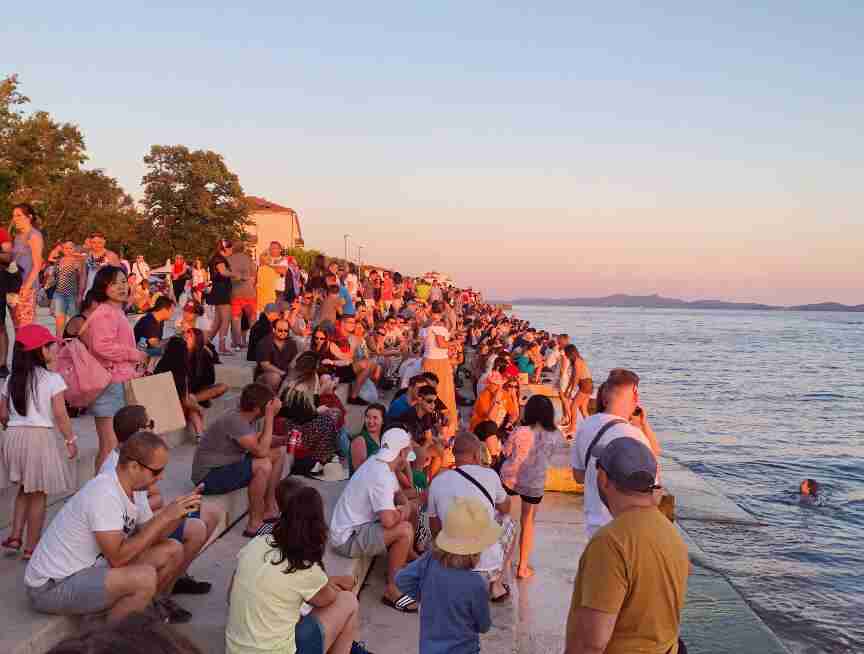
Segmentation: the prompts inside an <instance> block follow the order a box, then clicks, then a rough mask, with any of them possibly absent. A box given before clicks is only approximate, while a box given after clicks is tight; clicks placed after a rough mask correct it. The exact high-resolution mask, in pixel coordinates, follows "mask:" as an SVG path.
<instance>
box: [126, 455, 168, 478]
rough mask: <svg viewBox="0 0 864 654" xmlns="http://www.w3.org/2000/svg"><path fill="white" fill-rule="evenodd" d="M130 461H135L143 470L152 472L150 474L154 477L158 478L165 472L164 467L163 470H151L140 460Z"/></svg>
mask: <svg viewBox="0 0 864 654" xmlns="http://www.w3.org/2000/svg"><path fill="white" fill-rule="evenodd" d="M130 460H131V461H134V462H135V463H137V464H138V465H139V466H141V467H142V468H147V470H149V471H150V474H152V475H153V476H154V477H158V476H159V475H161V474H162V473H163V472H164V471H165V467H164V466H163V467H161V468H151V467H150V466H148V465H147V464H146V463H141V462H140V461H139V460H138V459H130Z"/></svg>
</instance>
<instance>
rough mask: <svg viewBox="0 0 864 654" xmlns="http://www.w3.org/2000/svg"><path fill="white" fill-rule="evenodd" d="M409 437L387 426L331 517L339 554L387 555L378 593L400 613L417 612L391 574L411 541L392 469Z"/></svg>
mask: <svg viewBox="0 0 864 654" xmlns="http://www.w3.org/2000/svg"><path fill="white" fill-rule="evenodd" d="M409 453H412V454H413V452H412V449H411V436H409V434H408V432H406V431H405V430H404V429H399V428H394V429H388V430H387V431H386V432H385V433H384V436H383V438H382V439H381V449H379V450H378V452H377V453H376V454H375V456H371V457H369V458H368V459H366V461H365V462H364V463H363V465H361V466H360V467H359V468H357V470H355V471H354V474H353V475H352V476H351V479H349V480H348V485H347V486H346V487H345V489H344V490H343V491H342V495H341V496H340V497H339V501H338V502H337V503H336V507H335V508H334V509H333V517H332V518H331V520H330V544H331V545H332V546H333V549H334V550H335V551H336V552H337V553H338V554H341V555H342V556H347V557H348V558H352V559H358V558H361V557H367V556H369V557H371V556H377V555H379V554H384V553H386V554H387V586H386V588H385V589H384V597H382V598H381V601H383V602H384V603H385V604H387V605H388V606H391V607H393V608H394V609H396V610H397V611H401V612H402V613H416V612H417V602H416V600H415V599H414V598H413V597H410V596H408V595H403V594H402V593H400V592H399V589H398V588H397V587H396V573H397V572H399V570H401V569H402V568H403V567H405V563H406V562H407V561H408V554H409V552H410V551H411V548H412V547H413V545H414V527H413V526H412V524H411V522H410V520H411V512H412V510H411V506H410V504H409V503H408V501H407V499H406V498H405V496H404V495H403V493H402V491H401V490H400V488H399V480H398V479H397V478H396V471H397V470H399V469H402V468H404V466H405V465H406V464H407V462H408V460H409Z"/></svg>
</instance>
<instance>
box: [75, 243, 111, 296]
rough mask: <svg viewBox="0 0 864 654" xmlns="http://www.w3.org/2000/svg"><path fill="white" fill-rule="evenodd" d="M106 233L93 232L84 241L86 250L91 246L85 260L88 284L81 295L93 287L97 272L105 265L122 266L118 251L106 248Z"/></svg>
mask: <svg viewBox="0 0 864 654" xmlns="http://www.w3.org/2000/svg"><path fill="white" fill-rule="evenodd" d="M105 243H106V241H105V235H104V234H103V233H102V232H93V233H92V234H90V237H89V238H88V239H87V240H86V241H85V242H84V246H85V250H86V249H87V248H89V252H88V254H87V257H86V259H85V260H84V268H85V270H86V271H87V284H86V285H85V286H84V288H82V289H81V297H82V299H83V297H84V294H85V293H86V292H87V291H89V290H90V289H91V288H93V282H94V280H95V279H96V273H97V272H99V269H100V268H102V267H104V266H117V267H118V268H119V267H120V257H118V256H117V253H116V252H113V251H111V250H108V249H106V248H105Z"/></svg>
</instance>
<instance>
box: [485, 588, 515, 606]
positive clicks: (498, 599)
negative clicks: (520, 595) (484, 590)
mask: <svg viewBox="0 0 864 654" xmlns="http://www.w3.org/2000/svg"><path fill="white" fill-rule="evenodd" d="M501 585H502V586H504V592H503V593H501V594H500V595H499V596H498V597H492V585H491V584H490V585H489V601H490V602H493V603H495V604H497V603H498V602H503V601H505V600H506V599H507V598H508V597H510V586H508V585H507V584H501Z"/></svg>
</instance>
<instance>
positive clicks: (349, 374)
mask: <svg viewBox="0 0 864 654" xmlns="http://www.w3.org/2000/svg"><path fill="white" fill-rule="evenodd" d="M356 329H357V319H356V317H355V316H354V315H353V314H342V315H341V316H339V319H338V321H337V323H336V326H335V328H333V329H332V330H330V331H328V330H327V329H325V328H323V327H321V326H319V327H317V328H316V329H315V331H314V332H313V333H312V351H313V352H315V353H316V354H318V355H319V356H320V358H321V364H322V365H323V366H326V367H328V368H329V369H330V371H331V372H332V374H333V375H334V376H335V377H336V378H337V379H338V380H339V383H342V384H351V387H350V389H349V392H348V404H358V405H361V406H365V405H366V404H369V403H368V402H367V401H366V400H364V399H363V398H362V397H360V395H359V393H360V389H361V388H362V387H363V384H365V383H366V380H367V379H371V380H372V381H373V382H374V383H376V384H377V383H378V380H379V379H380V378H381V367H380V366H378V365H377V364H376V363H374V362H373V361H372V360H371V359H369V357H368V356H365V354H364V349H365V348H363V349H361V348H360V347H359V346H360V344H361V343H362V339H360V338H358V337H357V336H356V335H355V334H354V332H355V330H356Z"/></svg>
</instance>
